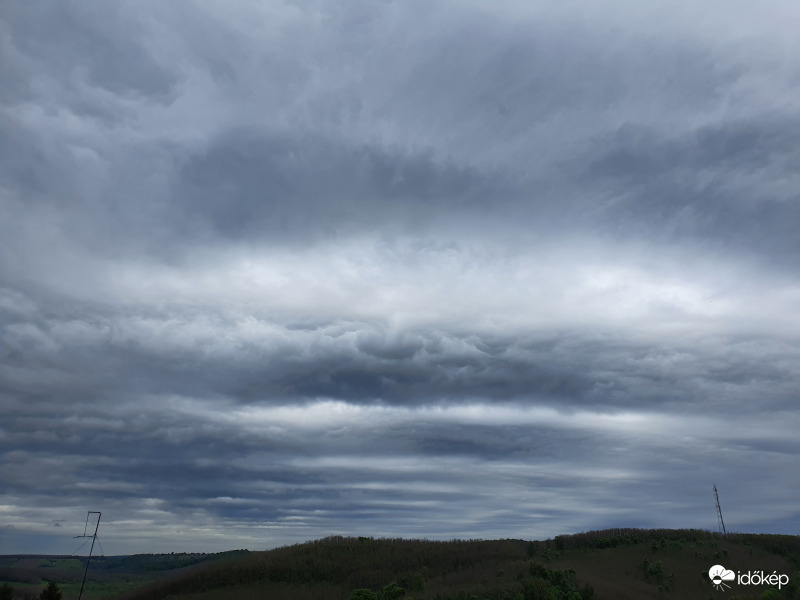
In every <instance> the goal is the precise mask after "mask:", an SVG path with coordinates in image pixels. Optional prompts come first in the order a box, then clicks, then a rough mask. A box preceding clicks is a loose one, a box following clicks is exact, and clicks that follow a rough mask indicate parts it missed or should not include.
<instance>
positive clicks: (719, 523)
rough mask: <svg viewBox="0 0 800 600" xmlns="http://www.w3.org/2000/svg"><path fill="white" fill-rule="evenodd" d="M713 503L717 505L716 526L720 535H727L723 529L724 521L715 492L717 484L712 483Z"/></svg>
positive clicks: (717, 495)
mask: <svg viewBox="0 0 800 600" xmlns="http://www.w3.org/2000/svg"><path fill="white" fill-rule="evenodd" d="M714 503H715V504H716V505H717V528H718V529H719V531H720V533H722V535H728V532H727V531H725V521H723V520H722V509H721V508H720V507H719V494H718V493H717V484H716V483H715V484H714Z"/></svg>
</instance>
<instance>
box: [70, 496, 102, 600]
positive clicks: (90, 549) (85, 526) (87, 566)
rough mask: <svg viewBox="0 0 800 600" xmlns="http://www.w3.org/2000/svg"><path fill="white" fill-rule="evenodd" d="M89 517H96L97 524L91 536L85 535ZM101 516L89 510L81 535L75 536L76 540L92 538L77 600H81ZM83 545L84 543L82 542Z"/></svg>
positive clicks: (97, 512) (99, 513)
mask: <svg viewBox="0 0 800 600" xmlns="http://www.w3.org/2000/svg"><path fill="white" fill-rule="evenodd" d="M89 515H97V523H96V524H95V526H94V533H93V534H92V535H86V529H87V527H88V526H89ZM102 516H103V513H101V512H99V511H96V510H90V511H89V512H87V513H86V525H84V527H83V535H76V536H75V537H76V538H88V537H90V538H92V546H91V548H89V556H87V557H86V569H84V571H83V581H81V591H80V592H79V593H78V600H81V598H82V597H83V586H84V585H86V575H87V574H88V573H89V562H90V561H91V560H92V550H94V543H95V542H96V541H97V530H98V529H100V518H101V517H102ZM84 543H85V542H84Z"/></svg>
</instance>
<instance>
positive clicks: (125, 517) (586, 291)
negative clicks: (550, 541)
mask: <svg viewBox="0 0 800 600" xmlns="http://www.w3.org/2000/svg"><path fill="white" fill-rule="evenodd" d="M718 9H719V10H718ZM794 11H796V9H795V8H794V7H793V5H792V4H790V3H784V4H782V3H775V4H773V5H771V7H770V9H769V10H764V9H763V7H752V6H749V5H746V4H744V3H740V4H736V5H735V8H730V7H729V5H726V6H725V7H722V6H719V7H717V6H713V5H709V6H708V7H686V8H684V7H678V8H676V7H675V6H674V5H671V4H669V5H668V4H651V5H647V6H645V5H641V4H639V3H630V4H626V3H623V4H620V5H616V6H603V7H594V6H592V5H588V4H580V3H570V2H565V3H559V4H545V3H539V4H531V5H525V6H523V5H514V4H511V3H498V4H496V5H494V6H493V8H492V10H491V11H488V10H486V9H485V8H483V7H480V6H476V5H471V4H468V3H467V4H463V3H458V4H439V5H432V4H430V3H413V2H412V3H388V4H381V5H377V4H375V5H372V4H358V3H345V4H340V3H332V2H325V3H320V4H315V3H313V2H308V3H295V4H280V3H252V4H238V5H235V6H227V5H226V6H222V5H220V6H215V5H213V4H206V5H203V6H201V7H190V8H189V7H186V6H179V5H170V4H167V5H165V4H163V3H153V4H147V3H144V4H141V3H139V4H135V5H133V4H131V5H106V4H102V3H89V4H87V3H60V4H58V5H57V6H56V5H53V6H47V5H41V4H39V5H36V4H31V3H23V2H11V3H5V4H4V5H3V7H2V8H0V44H1V46H0V48H1V49H2V54H3V57H4V59H3V61H4V62H3V65H2V69H3V70H2V85H0V156H2V157H3V158H2V160H0V236H1V237H2V239H3V240H4V246H3V248H4V251H3V252H2V253H0V416H2V419H0V452H2V459H0V478H2V481H3V489H2V490H0V518H1V519H2V521H0V527H2V528H3V531H4V532H6V531H7V532H8V535H5V534H4V535H3V537H2V539H3V542H2V544H6V545H3V546H2V547H0V551H6V552H19V551H30V552H40V551H43V546H42V545H41V544H44V543H47V544H51V545H50V546H48V547H49V548H54V547H56V546H58V544H60V543H61V542H59V540H61V537H63V536H61V537H56V538H53V537H52V532H53V527H52V523H54V522H57V523H61V525H62V527H61V529H64V530H66V529H69V527H68V523H70V522H74V523H77V524H78V525H79V524H80V523H81V522H82V520H83V518H84V517H83V512H84V511H85V510H87V509H88V508H91V509H102V510H103V511H104V519H105V517H106V515H108V521H105V520H104V524H106V523H107V526H108V528H109V532H111V533H110V536H111V537H110V539H109V541H110V542H111V544H112V545H116V546H117V550H116V551H117V552H126V551H134V550H136V551H146V552H151V551H157V550H177V551H180V550H192V549H199V550H212V549H222V547H223V545H225V546H226V545H227V544H230V543H231V542H230V541H229V540H230V539H235V540H236V542H233V545H237V546H243V545H244V546H248V547H253V548H258V547H263V546H265V545H266V546H272V545H279V544H281V543H288V542H292V541H301V540H304V539H309V538H314V537H321V536H323V535H328V534H331V533H343V534H366V535H407V536H421V537H444V538H451V537H455V536H465V537H505V536H511V537H526V536H527V537H546V536H548V535H555V534H558V533H564V532H569V531H578V530H581V529H594V528H598V527H603V526H630V525H641V526H675V527H713V525H714V520H713V511H709V510H708V505H709V502H708V500H709V498H708V496H709V493H708V492H709V489H708V488H709V487H710V482H712V481H716V482H717V484H719V485H720V488H721V489H722V490H724V493H725V494H728V495H729V496H726V498H727V497H730V498H731V500H732V501H731V504H732V505H733V506H732V507H731V512H730V517H729V518H730V519H731V522H732V523H737V524H738V526H737V528H739V529H741V530H762V531H763V530H770V531H781V532H784V533H785V532H791V530H792V528H795V529H796V527H797V523H798V518H800V515H798V513H797V508H796V506H795V505H794V504H792V503H791V502H788V501H786V500H785V498H787V497H791V490H793V489H796V488H797V485H798V484H799V483H798V481H797V475H796V473H797V470H796V468H795V467H794V465H795V463H796V460H797V454H798V446H797V443H796V431H797V427H798V426H800V423H798V417H797V411H796V410H795V409H796V390H797V389H798V388H800V370H799V369H798V367H797V365H798V364H800V360H798V359H800V341H799V340H800V337H799V336H798V329H797V322H796V319H794V318H793V315H795V314H797V310H798V308H799V307H798V296H797V275H796V268H795V265H796V262H797V258H798V250H799V249H800V248H799V247H798V244H797V240H798V236H797V235H796V230H797V228H798V225H800V223H799V222H798V217H800V215H798V212H797V211H798V207H797V189H798V183H800V181H799V180H798V178H797V175H796V170H797V169H796V166H795V165H796V164H797V162H798V160H797V159H798V158H800V157H799V156H798V151H797V148H798V147H800V145H798V142H800V129H799V128H798V127H797V125H796V123H797V122H799V121H798V119H797V117H798V114H797V112H798V108H797V103H796V101H795V98H796V97H797V81H800V80H799V79H798V75H799V74H800V66H799V64H800V63H798V62H797V61H796V60H794V58H793V57H794V56H799V55H800V49H799V48H798V47H797V46H798V44H797V38H796V35H795V32H794V30H793V29H792V28H791V27H789V26H788V24H789V23H793V22H795V21H796V16H797V15H795V14H793V12H794ZM54 490H55V491H56V492H57V493H56V494H55V497H56V498H57V501H56V500H54V493H53V492H54ZM734 498H735V499H736V500H735V501H733V499H734ZM531 507H535V508H531ZM754 507H758V508H757V509H754ZM654 508H657V509H658V510H657V511H655V512H654V511H653V510H652V509H654ZM708 513H711V514H710V516H709V514H708ZM653 514H658V515H659V518H660V519H661V520H659V522H654V520H653V517H652V515H653ZM726 518H728V515H727V514H726ZM76 526H77V525H76ZM223 530H224V531H225V532H226V534H227V535H228V536H230V537H222V536H221V532H222V531H223ZM176 532H182V533H180V534H178V533H176ZM59 535H60V534H59ZM68 541H70V540H68ZM9 544H10V545H9ZM52 544H55V546H53V545H52ZM12 546H13V547H12ZM62 550H63V551H65V552H67V551H70V550H72V548H66V547H64V548H62Z"/></svg>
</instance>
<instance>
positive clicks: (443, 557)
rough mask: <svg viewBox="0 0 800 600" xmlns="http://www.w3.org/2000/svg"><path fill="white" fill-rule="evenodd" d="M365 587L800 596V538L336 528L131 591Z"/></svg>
mask: <svg viewBox="0 0 800 600" xmlns="http://www.w3.org/2000/svg"><path fill="white" fill-rule="evenodd" d="M714 564H722V565H724V566H725V567H727V568H729V569H733V570H734V571H737V570H739V571H747V570H751V569H752V570H763V571H764V572H766V573H772V572H773V571H774V572H776V573H782V574H787V575H788V576H789V577H790V583H789V585H786V586H784V587H783V588H782V590H781V591H780V592H778V591H777V590H774V591H769V586H750V587H745V586H738V585H734V587H733V588H732V589H730V590H728V591H726V592H720V591H717V590H715V589H714V588H713V587H712V585H711V582H710V581H709V579H708V576H707V572H708V569H709V567H711V566H712V565H714ZM734 583H735V582H734ZM358 589H367V590H371V591H372V592H373V593H375V597H376V598H378V600H395V598H405V600H410V599H413V600H446V599H448V598H452V599H453V600H476V599H479V600H483V599H491V600H537V599H539V598H544V599H547V600H581V599H582V600H586V599H589V598H594V599H599V600H603V599H619V600H624V599H626V598H631V599H637V600H638V599H647V598H654V599H656V598H657V599H670V598H674V599H684V598H685V599H697V600H706V599H708V598H720V599H721V598H725V599H727V600H734V599H742V598H754V599H755V598H758V599H762V598H766V599H774V598H779V599H780V598H785V599H800V538H798V537H797V536H775V535H744V534H734V535H730V536H728V537H726V538H722V537H720V536H718V535H716V534H712V533H709V532H706V531H697V530H647V531H645V530H633V529H631V530H609V531H601V532H589V533H584V534H578V535H573V536H558V537H556V538H555V539H553V540H546V541H541V542H526V541H523V540H495V541H482V540H471V541H452V542H432V541H422V540H401V539H372V538H342V537H334V538H326V539H324V540H319V541H315V542H308V543H305V544H300V545H296V546H289V547H284V548H278V549H275V550H271V551H268V552H254V553H251V554H249V555H248V556H245V557H241V558H236V559H232V560H227V561H219V562H216V563H214V564H208V565H205V566H202V567H198V568H197V569H196V570H195V571H194V572H192V573H187V574H184V575H181V576H179V577H168V578H164V579H161V580H159V581H157V582H155V583H153V584H151V585H149V586H145V587H144V588H141V589H140V590H137V591H136V592H133V593H130V594H127V595H125V596H123V598H124V599H125V600H160V599H161V598H173V599H175V600H190V599H191V600H225V599H228V598H231V599H239V600H248V599H250V598H253V599H255V598H259V599H260V598H270V599H282V598H287V599H289V598H291V599H293V600H304V599H308V600H312V599H313V600H327V599H330V600H348V599H349V598H350V597H351V596H352V595H353V592H354V591H355V590H358ZM362 594H364V595H363V597H364V598H365V599H366V598H370V597H371V596H370V595H369V593H362Z"/></svg>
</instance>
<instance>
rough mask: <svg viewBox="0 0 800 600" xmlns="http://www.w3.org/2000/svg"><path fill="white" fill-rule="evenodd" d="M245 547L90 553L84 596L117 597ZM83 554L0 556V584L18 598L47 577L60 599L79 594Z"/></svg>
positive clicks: (43, 583) (38, 588) (87, 598)
mask: <svg viewBox="0 0 800 600" xmlns="http://www.w3.org/2000/svg"><path fill="white" fill-rule="evenodd" d="M247 554H248V552H247V551H246V550H235V551H232V552H222V553H216V554H201V553H192V554H186V553H179V554H174V553H173V554H135V555H132V556H107V557H97V556H96V557H93V558H92V561H91V565H90V568H89V576H88V578H87V581H86V587H85V588H84V593H83V598H84V599H85V600H104V599H111V598H116V597H118V596H120V595H121V594H123V593H124V592H128V591H130V590H133V589H136V588H138V587H141V586H143V585H145V584H147V583H150V582H152V581H154V580H156V579H159V578H163V577H165V576H169V575H172V576H175V575H177V574H186V573H188V572H190V571H191V570H192V569H194V568H198V567H199V566H200V565H202V564H203V563H208V562H213V561H216V560H225V559H230V558H233V557H240V556H243V555H247ZM85 567H86V557H73V556H28V555H17V556H14V555H10V556H0V586H2V585H3V584H4V583H8V584H9V585H10V586H11V587H12V588H13V589H14V592H15V595H16V597H17V598H23V597H25V595H26V594H27V595H28V596H32V597H37V598H38V596H39V592H40V591H41V590H42V589H43V588H44V587H45V586H46V585H47V583H48V582H49V581H54V582H56V583H57V584H58V586H59V588H60V589H61V590H62V592H63V600H73V599H74V598H77V597H78V592H79V590H80V585H81V580H82V579H83V573H84V569H85Z"/></svg>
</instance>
